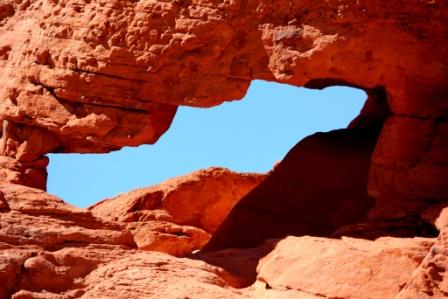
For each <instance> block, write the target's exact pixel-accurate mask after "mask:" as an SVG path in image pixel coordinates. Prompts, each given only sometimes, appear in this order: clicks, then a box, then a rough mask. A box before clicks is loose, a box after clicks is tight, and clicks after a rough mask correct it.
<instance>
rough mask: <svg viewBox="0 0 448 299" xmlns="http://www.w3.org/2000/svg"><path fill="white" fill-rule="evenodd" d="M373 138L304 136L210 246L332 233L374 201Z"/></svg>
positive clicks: (349, 133) (341, 133)
mask: <svg viewBox="0 0 448 299" xmlns="http://www.w3.org/2000/svg"><path fill="white" fill-rule="evenodd" d="M374 143H375V135H371V134H370V133H369V132H367V133H366V132H365V131H364V130H338V131H332V132H329V133H318V134H315V135H313V136H310V137H307V138H305V139H304V140H302V141H301V142H299V143H298V144H297V145H296V146H295V147H294V148H293V149H292V150H291V151H290V152H289V153H288V154H287V155H286V157H285V158H284V159H283V161H282V162H281V163H280V164H279V165H277V167H276V168H275V169H274V170H273V171H272V173H271V174H270V175H269V176H268V177H267V178H266V180H264V181H263V182H262V183H261V184H260V185H258V186H257V187H256V188H255V189H253V190H252V191H251V192H250V193H248V194H247V195H246V196H245V197H244V198H243V199H241V201H240V202H239V203H238V204H237V205H236V206H235V208H234V209H233V210H232V212H231V213H230V214H229V216H228V217H227V218H226V220H225V221H224V222H223V224H222V226H221V227H220V228H219V229H218V231H217V232H216V234H214V236H213V238H212V239H211V241H210V243H209V244H208V245H207V247H206V248H207V249H210V250H216V249H224V248H229V247H253V246H257V245H261V244H262V243H263V242H264V241H265V240H267V239H270V238H281V237H284V236H286V235H306V234H312V235H329V234H331V233H332V232H333V231H334V230H335V229H336V228H338V227H339V226H342V225H345V224H348V223H352V222H355V221H357V220H359V219H360V218H361V217H363V216H364V215H365V214H366V213H367V211H368V210H369V209H370V208H371V207H372V206H373V204H374V201H373V199H372V198H370V197H369V196H368V195H367V176H368V170H369V166H370V155H371V153H372V150H373V146H374ZM316 186H319V187H316Z"/></svg>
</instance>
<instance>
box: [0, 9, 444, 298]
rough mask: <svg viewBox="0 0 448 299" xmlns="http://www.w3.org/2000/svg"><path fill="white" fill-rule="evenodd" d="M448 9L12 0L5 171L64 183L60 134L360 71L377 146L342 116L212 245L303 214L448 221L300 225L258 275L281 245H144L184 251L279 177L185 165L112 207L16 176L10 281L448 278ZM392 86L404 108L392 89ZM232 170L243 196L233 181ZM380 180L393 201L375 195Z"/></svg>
mask: <svg viewBox="0 0 448 299" xmlns="http://www.w3.org/2000/svg"><path fill="white" fill-rule="evenodd" d="M447 19H448V4H447V3H446V1H444V0H432V1H421V0H399V1H388V0H378V1H367V0H357V1H352V0H329V1H309V0H304V1H286V0H277V1H265V0H250V1H239V0H231V1H218V0H198V1H190V2H185V1H168V2H167V1H130V0H110V1H99V0H92V1H81V0H60V1H47V0H35V1H28V0H3V1H0V119H1V123H2V134H1V142H0V156H1V158H0V181H2V182H10V183H16V184H21V185H26V186H32V187H37V188H39V189H45V181H46V166H47V163H48V161H47V159H46V158H45V157H44V155H45V154H46V153H49V152H108V151H111V150H116V149H119V148H121V147H123V146H137V145H140V144H143V143H154V142H156V141H157V139H158V138H159V137H160V135H161V134H163V133H164V132H165V131H166V130H167V129H168V127H169V125H170V123H171V121H172V119H173V117H174V114H175V112H176V109H177V106H178V105H189V106H200V107H209V106H213V105H217V104H220V103H222V102H223V101H227V100H234V99H240V98H242V97H243V95H244V94H245V92H246V90H247V88H248V86H249V84H250V82H251V80H253V79H264V80H271V81H277V82H281V83H287V84H292V85H296V86H308V87H311V88H323V87H326V86H330V85H340V84H342V85H350V86H356V87H358V88H361V89H364V90H365V91H366V92H367V93H368V94H369V101H368V103H367V104H366V107H365V109H363V111H362V113H361V115H360V117H358V118H357V119H356V120H355V121H354V122H352V124H351V125H350V129H357V130H358V129H363V130H364V133H363V134H364V135H363V136H361V137H362V138H366V140H367V141H368V142H367V143H368V145H367V144H364V145H361V144H362V142H360V143H359V144H358V143H357V142H355V143H344V142H342V143H343V144H341V141H342V140H343V139H344V138H341V139H338V138H336V139H331V138H329V136H332V134H333V135H334V134H335V133H332V134H326V135H320V137H319V138H322V139H326V138H328V140H327V141H328V142H327V143H325V146H322V145H321V144H318V142H317V144H314V145H313V146H309V147H308V148H307V150H306V151H304V152H302V153H301V154H300V157H297V158H294V159H292V158H291V157H292V156H294V155H293V153H294V150H293V151H292V152H291V154H290V155H289V157H287V158H286V159H285V161H283V162H282V163H281V164H280V165H279V166H278V167H277V168H276V169H275V170H274V172H273V173H272V174H271V176H270V177H268V179H267V180H266V181H265V182H264V183H263V184H262V185H261V186H260V187H259V188H257V189H255V190H254V191H253V192H252V193H251V194H252V195H251V194H249V195H248V196H247V197H246V198H245V199H244V200H243V201H241V204H240V205H239V206H237V207H236V209H235V210H234V211H233V212H232V213H231V216H230V218H229V219H228V220H227V221H225V224H224V226H223V227H222V228H221V229H219V230H218V233H217V235H216V236H215V238H214V241H213V242H212V243H211V245H210V246H209V248H213V247H215V248H225V247H226V246H238V247H240V246H246V247H247V246H252V245H254V244H261V242H262V241H264V240H265V239H266V238H270V237H279V236H283V235H286V234H288V233H294V234H307V233H313V234H319V235H328V234H330V233H333V234H335V235H341V234H342V235H343V234H344V233H348V234H351V235H358V236H363V237H369V238H373V237H374V236H376V235H378V233H380V234H383V235H384V234H391V233H394V234H396V235H398V236H404V235H409V234H411V235H412V234H414V235H415V234H425V232H424V231H425V230H426V229H427V228H428V225H429V226H430V227H429V230H431V229H432V235H434V233H435V227H434V226H431V225H432V224H436V226H437V228H438V229H439V230H441V234H440V236H439V238H438V239H437V240H436V241H435V243H434V245H433V247H432V248H431V249H430V250H429V252H427V251H428V249H427V248H428V244H429V243H430V242H431V241H425V240H422V239H387V238H381V239H378V240H375V241H367V240H355V239H342V240H339V239H325V238H316V237H301V238H287V239H285V240H284V241H280V242H279V243H278V247H277V248H276V249H274V251H272V253H270V254H269V255H268V256H267V257H266V258H265V259H263V261H262V263H261V264H260V266H259V268H258V271H259V273H258V274H257V273H256V271H255V268H256V264H257V263H258V259H259V258H260V254H267V253H266V252H265V251H264V250H267V249H270V248H269V246H268V247H265V246H267V245H265V246H264V247H263V246H262V248H255V249H250V248H249V249H246V250H229V249H227V250H224V251H220V252H205V253H202V254H201V258H203V259H204V260H208V261H209V262H210V263H215V264H217V265H218V266H210V265H207V264H206V263H204V262H200V261H193V260H190V259H178V258H175V257H172V256H169V255H166V254H162V253H154V252H143V251H142V250H139V249H138V248H137V247H141V248H146V249H156V250H162V251H168V252H170V253H173V254H179V255H184V254H186V253H188V252H189V251H191V250H194V249H195V248H197V247H200V246H201V245H202V244H203V242H204V239H205V238H206V237H207V236H206V235H207V234H206V233H205V232H204V231H202V230H201V228H203V229H205V230H206V231H208V232H213V231H215V230H216V227H217V225H218V224H219V223H220V222H221V221H222V219H223V218H224V217H225V215H226V214H227V213H228V209H230V208H231V207H232V205H233V204H234V202H235V201H236V200H238V199H239V198H238V197H239V195H240V194H241V195H242V194H243V193H245V192H247V191H248V190H249V189H251V188H252V187H253V185H254V184H256V182H258V180H259V179H260V180H261V178H260V177H259V178H255V180H254V178H253V177H252V178H249V179H248V177H245V178H243V179H240V178H237V177H238V176H235V175H230V177H232V176H234V177H235V178H236V179H235V181H234V182H232V180H233V179H231V180H230V181H227V177H228V175H227V174H222V176H223V177H226V179H224V180H223V181H224V183H225V184H227V183H229V182H231V183H230V185H224V186H225V187H223V185H221V183H222V182H219V181H218V180H214V179H210V180H208V179H207V181H208V182H210V184H209V185H207V184H205V185H204V186H201V179H199V180H195V179H194V177H195V176H196V175H198V174H196V175H193V177H190V178H188V180H192V183H191V186H190V184H189V183H186V182H183V181H182V180H183V179H181V180H180V181H174V182H175V183H174V187H173V188H174V189H170V188H171V187H167V186H164V187H163V188H162V190H158V189H157V188H155V189H154V188H151V189H146V190H141V191H136V192H134V193H130V194H128V195H124V196H122V197H117V198H115V199H112V200H109V201H106V202H104V203H102V204H100V205H98V206H97V207H94V208H93V209H92V211H93V213H94V214H97V215H98V216H101V217H99V218H96V217H95V216H94V215H92V212H90V211H88V210H83V209H77V208H74V207H71V206H69V205H67V204H65V203H64V202H63V201H62V200H60V199H57V198H55V197H53V196H50V195H48V194H46V193H44V192H42V191H38V190H36V189H30V188H25V187H23V186H17V185H10V184H9V185H8V184H2V185H1V186H0V189H1V193H2V194H3V197H1V198H0V280H1V281H2V284H1V285H0V297H1V298H3V297H5V298H8V297H11V296H12V297H13V298H16V299H17V298H58V299H60V298H79V297H84V298H92V297H95V298H101V297H106V298H107V297H108V298H110V297H114V298H133V297H134V298H137V297H142V296H144V297H149V298H151V297H152V298H160V297H166V298H179V297H181V298H186V297H188V298H204V297H205V298H207V297H208V298H239V297H241V298H245V297H255V298H316V297H317V298H319V297H322V296H323V295H324V296H328V297H341V296H342V297H344V298H345V297H346V298H353V297H354V298H369V297H372V296H377V297H381V298H387V297H393V296H395V295H397V298H400V299H401V298H415V297H422V298H425V297H431V296H432V297H433V298H443V297H447V296H448V295H447V294H448V287H447V275H446V273H447V272H446V268H447V260H446V256H447V252H446V248H447V245H446V243H447V242H446V239H447V238H446V227H445V224H446V219H445V218H446V216H444V214H443V213H442V216H440V217H439V215H440V211H442V210H443V209H444V208H445V207H446V206H447V203H448V193H447V192H448V191H447V188H446V186H447V181H448V160H447V159H448V154H447V153H448V143H447V140H448V130H447V128H448V126H447V123H448V122H447V117H446V116H447V113H448V101H447V91H446V86H448V56H447V55H446V48H447V46H448V39H447V36H448V27H447V26H446V22H447V21H446V20H447ZM386 101H387V103H388V105H389V107H385V106H384V105H378V103H385V102H386ZM389 112H390V114H389ZM383 123H384V127H383ZM380 128H381V134H380V135H379V139H378V140H376V136H375V134H374V133H376V131H378V130H379V129H380ZM350 132H353V131H346V132H345V133H340V134H341V135H344V134H347V135H348V136H349V135H350V134H351V133H350ZM367 132H368V133H367ZM322 136H326V137H322ZM339 137H340V136H339ZM317 138H318V137H316V136H313V137H311V138H310V139H307V140H306V141H304V143H302V144H301V145H300V146H299V147H304V144H306V143H309V142H311V141H312V140H317ZM362 138H361V139H362ZM330 139H331V140H330ZM310 140H311V141H310ZM375 142H376V146H375V149H374V151H373V156H372V159H371V160H370V156H371V152H372V150H373V146H374V145H375ZM355 144H358V145H361V146H359V147H356V146H355ZM318 153H320V154H321V156H320V157H319V156H318V155H317V154H318ZM297 161H299V162H300V161H302V162H303V163H299V165H300V166H303V164H305V166H306V165H308V170H307V169H305V168H301V167H299V168H298V167H297V165H296V163H295V162H297ZM311 162H314V164H313V163H311ZM313 165H314V168H313ZM316 165H319V166H322V167H320V168H321V170H320V172H319V171H318V170H317V169H316ZM310 168H311V170H312V171H310ZM322 169H324V170H327V171H328V172H324V171H322ZM329 170H331V172H329ZM202 174H204V173H202ZM205 174H207V172H205ZM343 174H344V175H343ZM347 174H348V175H347ZM199 177H201V176H200V175H199ZM212 177H213V176H212ZM184 179H185V178H184ZM298 179H300V180H301V181H304V182H306V184H307V185H305V184H303V185H298V186H297V180H298ZM188 180H187V181H188ZM235 182H236V183H235ZM239 183H243V185H244V187H243V188H242V189H240V188H239V187H237V184H239ZM192 186H193V187H194V188H199V191H198V190H197V189H196V190H195V189H194V188H193V189H191V187H192ZM229 186H230V187H231V188H230V189H233V188H234V190H236V191H237V192H238V195H237V196H233V195H232V196H230V197H229V196H228V194H229V193H228V190H227V189H228V188H229ZM305 187H307V188H308V189H309V190H308V189H307V188H305ZM164 188H167V189H164ZM210 189H216V190H217V191H214V192H213V194H215V195H216V194H217V195H218V196H221V195H222V194H224V195H225V196H223V197H222V198H220V199H219V200H217V201H215V199H213V200H210V197H208V196H205V195H203V194H202V193H203V191H206V190H210ZM367 189H368V192H369V194H370V195H371V196H373V197H374V198H375V202H376V206H375V208H374V209H371V210H370V211H368V209H369V208H370V207H371V206H372V203H373V201H372V200H370V199H369V197H368V195H367V191H366V190H367ZM242 190H244V192H243V191H242ZM257 190H258V191H257ZM159 191H160V192H159ZM165 191H166V192H167V194H165V193H164V192H165ZM240 191H241V193H239V192H240ZM139 192H140V193H139ZM161 193H163V194H161ZM197 194H201V195H200V196H198V197H199V198H200V199H201V200H200V201H195V204H196V203H197V204H199V205H198V206H194V207H193V206H191V209H190V205H189V204H190V203H191V201H190V199H191V198H193V196H196V195H197ZM180 195H181V196H180ZM142 196H143V197H142ZM176 196H180V197H179V198H177V197H176ZM142 198H143V199H142ZM260 198H261V200H259V201H258V202H255V199H257V200H258V199H260ZM205 199H207V200H205ZM249 199H251V200H249ZM297 199H300V201H297ZM140 202H143V203H144V204H143V205H141V204H140ZM160 202H161V204H160ZM130 203H132V204H135V207H136V208H137V210H138V211H137V212H135V210H133V207H132V206H130V205H129V204H130ZM216 203H219V204H218V205H215V204H216ZM221 203H222V205H221ZM151 204H154V205H155V206H156V207H157V208H158V209H156V210H154V209H153V208H152V207H151ZM165 204H166V205H165ZM177 204H179V206H177ZM180 204H182V205H180ZM147 205H149V206H147ZM173 205H174V206H173ZM212 206H213V208H211V207H212ZM241 206H242V207H243V208H241ZM160 207H163V209H159V208H160ZM180 207H182V209H180ZM208 208H210V210H207V209H208ZM182 210H185V212H181V211H182ZM444 211H446V210H444ZM195 212H199V216H198V217H196V216H195ZM278 215H280V216H278ZM288 216H289V217H288ZM115 217H117V219H115ZM248 220H250V221H248ZM273 220H274V221H273ZM357 220H360V221H362V222H361V223H354V224H353V225H351V226H347V225H346V224H349V223H352V222H356V221H357ZM122 221H126V223H123V222H122ZM163 221H165V222H163ZM167 221H173V222H175V223H176V225H175V224H172V223H171V224H170V223H167ZM184 224H188V225H190V226H188V227H187V226H185V225H184ZM191 225H194V226H198V227H196V228H194V227H191ZM341 226H343V227H341ZM423 228H424V229H423ZM132 229H133V230H132ZM335 229H337V231H335ZM185 234H186V235H187V237H185ZM167 240H168V241H167ZM212 244H214V245H213V246H212ZM316 252H320V254H315V253H316ZM424 255H426V257H425V258H424V259H423V256H424ZM196 258H198V257H196ZM422 259H423V261H422V262H421V264H420V265H419V263H420V261H421V260H422ZM231 261H235V262H233V263H232V262H231ZM223 269H226V270H227V269H228V271H224V270H223ZM341 269H342V270H343V273H342V274H341ZM303 273H309V275H311V276H312V277H311V279H310V278H308V277H306V276H304V275H303ZM391 273H393V275H392V274H391ZM287 274H290V275H287ZM257 277H258V278H257ZM368 278H370V279H368ZM253 281H255V283H254V284H253V285H252V286H251V287H248V288H247V289H244V290H235V289H234V288H232V286H233V287H235V286H242V285H247V284H250V283H251V282H253ZM249 282H250V283H249ZM316 282H317V283H316ZM360 284H363V286H364V285H365V286H366V287H367V288H368V290H369V291H363V292H360V290H362V288H360V287H359V285H360ZM400 288H402V290H401V291H400V292H399V290H400ZM397 292H399V293H397Z"/></svg>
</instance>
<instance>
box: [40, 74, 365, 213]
mask: <svg viewBox="0 0 448 299" xmlns="http://www.w3.org/2000/svg"><path fill="white" fill-rule="evenodd" d="M366 98H367V95H366V93H365V92H364V91H362V90H360V89H356V88H349V87H342V86H334V87H328V88H325V89H323V90H314V89H307V88H297V87H294V86H289V85H284V84H278V83H271V82H266V81H259V80H256V81H253V83H252V84H251V87H250V88H249V90H248V93H247V95H246V97H245V98H244V99H243V100H241V101H234V102H229V103H224V104H222V105H221V106H218V107H215V108H208V109H201V108H190V107H181V108H180V109H179V111H178V113H177V115H176V117H175V119H174V122H173V124H172V125H171V128H170V130H168V132H167V133H165V135H164V136H162V137H161V139H160V140H159V141H158V143H156V144H155V145H151V146H149V145H148V146H147V145H145V146H140V147H138V148H124V149H122V150H121V151H118V152H112V153H109V154H101V155H98V154H92V155H90V154H50V155H49V157H50V165H49V168H48V172H49V178H48V191H49V192H50V193H53V194H56V195H58V196H60V197H62V198H64V199H65V200H67V201H68V202H70V203H72V204H74V205H77V206H81V207H86V206H89V205H92V204H94V203H95V202H97V201H98V200H100V199H103V198H107V197H111V196H114V195H116V194H118V193H121V192H125V191H129V190H131V189H135V188H140V187H145V186H149V185H154V184H158V183H160V182H162V181H164V180H166V179H168V178H172V177H175V176H179V175H183V174H186V173H189V172H191V171H194V170H197V169H202V168H207V167H211V166H220V167H227V168H230V169H232V170H234V171H238V172H267V171H269V170H271V169H272V167H273V165H274V164H275V163H277V162H278V161H280V160H282V159H283V157H284V155H285V154H286V153H287V152H288V150H289V149H291V148H292V147H293V146H294V145H295V144H296V143H297V141H298V140H301V139H303V138H304V137H306V136H309V135H311V134H313V133H315V132H326V131H330V130H334V129H340V128H345V127H347V125H348V124H349V123H350V122H351V121H352V120H353V119H354V118H355V117H356V116H358V115H359V111H360V110H361V108H362V107H363V106H364V103H365V101H366Z"/></svg>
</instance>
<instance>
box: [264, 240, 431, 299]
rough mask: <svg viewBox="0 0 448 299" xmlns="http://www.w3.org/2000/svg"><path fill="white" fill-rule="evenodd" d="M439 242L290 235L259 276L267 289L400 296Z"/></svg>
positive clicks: (266, 260) (327, 294) (323, 294)
mask: <svg viewBox="0 0 448 299" xmlns="http://www.w3.org/2000/svg"><path fill="white" fill-rule="evenodd" d="M433 242H434V241H433V240H431V239H423V238H414V239H399V238H387V237H385V238H379V239H377V240H375V241H368V240H362V239H353V238H342V239H329V238H316V237H308V236H307V237H300V238H294V237H289V238H286V239H283V240H281V241H280V242H279V243H278V244H277V245H276V246H275V249H274V250H273V251H272V252H271V253H269V254H268V255H267V256H266V257H264V258H262V259H261V261H260V263H259V266H258V269H257V272H258V276H257V280H258V281H260V282H263V283H264V284H265V286H266V287H265V289H274V290H277V291H283V290H295V291H298V292H299V291H302V292H305V293H308V294H312V295H316V296H319V297H325V298H365V299H368V298H384V299H387V298H394V297H395V295H397V294H398V293H399V292H400V290H401V288H402V287H403V286H404V285H405V284H406V283H407V282H408V280H409V278H410V276H411V275H412V273H413V271H414V270H415V269H416V268H417V267H418V266H419V264H420V263H421V262H422V260H423V259H424V257H425V256H426V254H427V252H428V250H429V248H430V247H431V245H432V244H433ZM297 298H301V297H300V296H299V297H297ZM414 298H415V297H414Z"/></svg>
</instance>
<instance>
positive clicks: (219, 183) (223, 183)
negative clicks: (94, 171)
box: [90, 168, 266, 233]
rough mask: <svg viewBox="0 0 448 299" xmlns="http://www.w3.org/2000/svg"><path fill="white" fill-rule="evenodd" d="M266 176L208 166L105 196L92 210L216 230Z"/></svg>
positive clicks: (108, 216) (121, 218) (128, 218)
mask: <svg viewBox="0 0 448 299" xmlns="http://www.w3.org/2000/svg"><path fill="white" fill-rule="evenodd" d="M265 177H266V176H265V175H263V174H252V173H247V174H245V173H242V174H240V173H235V172H232V171H230V170H228V169H225V168H209V169H205V170H200V171H196V172H193V173H191V174H188V175H185V176H181V177H177V178H174V179H170V180H168V181H166V182H164V183H162V184H160V185H157V186H153V187H149V188H143V189H138V190H134V191H131V192H128V193H125V194H121V195H119V196H117V197H114V198H111V199H106V200H104V201H101V202H99V203H97V204H95V205H94V206H92V207H91V208H90V210H91V211H92V213H93V215H95V216H97V217H101V218H104V219H108V220H110V221H115V220H119V221H124V222H135V221H149V220H165V221H169V222H172V223H177V224H180V225H190V226H195V227H199V228H201V229H203V230H205V231H207V232H209V233H214V232H215V230H216V229H217V228H218V226H219V225H220V224H221V222H222V221H223V220H224V218H225V217H226V216H227V214H228V213H229V211H230V210H231V209H232V208H233V206H234V205H235V204H236V203H237V202H238V201H239V200H240V199H241V198H242V197H243V196H244V195H246V193H248V192H249V191H251V190H252V189H253V188H254V187H255V186H257V185H258V184H260V183H261V182H262V181H263V180H264V178H265Z"/></svg>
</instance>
